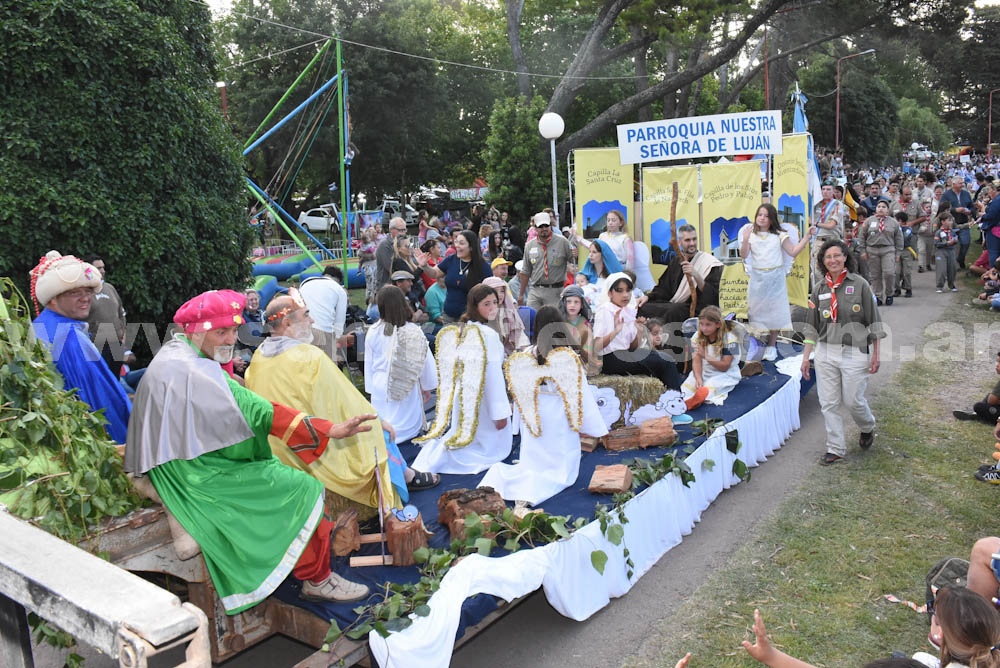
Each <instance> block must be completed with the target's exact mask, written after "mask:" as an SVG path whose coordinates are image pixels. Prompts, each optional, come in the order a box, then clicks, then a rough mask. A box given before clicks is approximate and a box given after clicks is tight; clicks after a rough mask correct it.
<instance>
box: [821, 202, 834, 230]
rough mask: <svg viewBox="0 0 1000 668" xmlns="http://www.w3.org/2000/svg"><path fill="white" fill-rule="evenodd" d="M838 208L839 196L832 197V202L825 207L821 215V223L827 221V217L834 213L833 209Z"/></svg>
mask: <svg viewBox="0 0 1000 668" xmlns="http://www.w3.org/2000/svg"><path fill="white" fill-rule="evenodd" d="M836 208H837V198H835V197H831V198H830V203H829V204H827V205H826V206H825V207H823V213H822V215H820V217H819V222H820V225H822V224H823V223H825V222H826V219H827V218H829V217H830V214H832V213H833V210H834V209H836Z"/></svg>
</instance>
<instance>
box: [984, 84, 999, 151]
mask: <svg viewBox="0 0 1000 668" xmlns="http://www.w3.org/2000/svg"><path fill="white" fill-rule="evenodd" d="M998 90H1000V88H994V89H993V90H991V91H990V120H989V123H990V124H989V125H987V126H986V159H987V160H990V159H992V158H993V93H995V92H997V91H998Z"/></svg>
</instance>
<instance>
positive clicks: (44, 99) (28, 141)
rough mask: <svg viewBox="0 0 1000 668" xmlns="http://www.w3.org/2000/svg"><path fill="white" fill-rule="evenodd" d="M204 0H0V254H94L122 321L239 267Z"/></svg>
mask: <svg viewBox="0 0 1000 668" xmlns="http://www.w3.org/2000/svg"><path fill="white" fill-rule="evenodd" d="M210 31H211V23H210V16H209V13H208V10H207V9H206V8H205V7H204V6H200V5H197V4H193V3H190V2H164V1H157V0H141V1H135V0H95V1H88V2H80V1H77V2H46V1H43V0H31V1H27V2H16V3H4V4H3V6H2V7H0V39H2V41H3V43H4V67H3V69H2V71H0V97H2V99H3V100H4V113H3V114H0V133H2V134H3V137H4V141H5V150H4V151H3V152H2V153H0V222H2V224H3V227H4V229H5V230H6V237H5V241H4V244H3V245H2V246H0V266H2V267H4V271H5V272H10V275H11V276H12V277H13V278H14V279H15V280H16V281H17V282H18V283H19V284H20V285H21V286H22V288H26V287H27V275H28V271H29V270H30V269H31V268H32V267H33V266H34V265H35V264H36V263H37V262H38V258H39V257H41V256H42V255H44V254H45V253H46V252H47V251H49V250H50V249H53V248H54V249H57V250H59V251H60V252H62V253H66V254H75V255H83V254H86V253H91V252H94V253H98V254H100V255H101V256H103V257H104V259H105V260H106V263H107V266H108V268H109V273H108V280H110V281H112V282H113V283H114V284H115V285H116V287H117V288H118V290H119V292H120V293H121V295H122V297H123V299H124V301H125V303H126V304H127V306H128V309H129V313H130V319H131V321H132V322H163V321H169V317H170V316H171V315H172V314H173V311H174V309H176V308H177V306H179V305H180V304H181V303H182V302H183V301H185V300H187V299H188V298H190V297H191V296H193V295H194V294H196V293H198V292H200V291H202V290H206V289H210V288H220V287H228V286H238V285H241V284H242V283H243V281H244V280H245V279H246V277H247V276H248V273H249V272H248V268H249V267H248V264H247V262H246V257H247V253H248V250H249V236H250V231H249V227H248V226H247V224H246V220H245V217H244V215H243V202H244V197H243V195H242V185H241V178H242V165H241V159H240V156H239V152H238V150H237V145H236V144H235V142H234V141H233V138H232V135H231V134H230V133H229V132H228V131H227V129H226V127H225V125H224V123H223V120H222V116H221V113H220V109H219V98H218V93H217V91H216V88H215V85H214V81H215V77H214V62H213V55H212V50H211V33H210Z"/></svg>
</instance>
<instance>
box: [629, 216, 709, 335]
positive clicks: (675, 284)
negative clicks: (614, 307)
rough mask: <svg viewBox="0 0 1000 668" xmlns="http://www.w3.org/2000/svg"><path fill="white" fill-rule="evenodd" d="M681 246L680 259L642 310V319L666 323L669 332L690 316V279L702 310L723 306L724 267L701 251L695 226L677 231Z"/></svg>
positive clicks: (664, 276) (654, 289) (672, 264)
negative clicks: (652, 319) (720, 298)
mask: <svg viewBox="0 0 1000 668" xmlns="http://www.w3.org/2000/svg"><path fill="white" fill-rule="evenodd" d="M677 242H678V244H679V245H680V248H681V254H680V256H679V257H675V258H674V260H673V261H672V262H671V263H670V264H669V265H668V266H667V269H666V271H664V272H663V275H661V276H660V280H659V282H658V283H657V284H656V287H654V288H653V289H652V290H650V291H649V292H648V293H647V296H648V297H649V300H648V301H647V302H646V303H645V304H644V305H643V306H642V307H641V308H640V309H639V315H641V316H644V317H646V318H659V319H660V320H662V321H663V322H664V323H666V330H667V331H669V332H673V330H674V329H676V327H677V326H679V325H680V323H682V322H684V321H685V320H687V318H688V317H689V316H690V313H691V288H690V285H689V284H688V276H690V277H692V278H693V279H694V285H695V290H696V292H697V296H698V309H699V310H701V308H702V307H703V306H710V305H711V306H718V305H719V282H720V281H721V280H722V263H721V262H720V261H719V260H718V259H716V258H715V257H714V256H713V255H712V254H711V253H705V252H703V251H700V250H698V231H697V230H695V228H694V226H693V225H681V226H680V227H678V228H677ZM671 323H673V324H674V327H671V326H670V325H671Z"/></svg>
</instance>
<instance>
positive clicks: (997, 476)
mask: <svg viewBox="0 0 1000 668" xmlns="http://www.w3.org/2000/svg"><path fill="white" fill-rule="evenodd" d="M975 476H976V480H979V481H980V482H988V483H990V484H991V485H1000V471H998V470H997V468H996V467H995V466H991V467H990V468H989V469H987V470H986V471H976V473H975Z"/></svg>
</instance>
